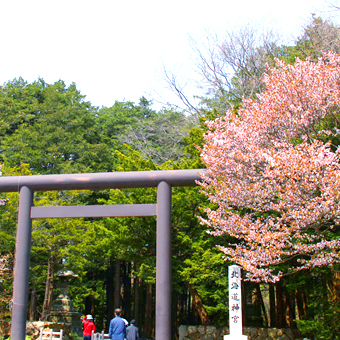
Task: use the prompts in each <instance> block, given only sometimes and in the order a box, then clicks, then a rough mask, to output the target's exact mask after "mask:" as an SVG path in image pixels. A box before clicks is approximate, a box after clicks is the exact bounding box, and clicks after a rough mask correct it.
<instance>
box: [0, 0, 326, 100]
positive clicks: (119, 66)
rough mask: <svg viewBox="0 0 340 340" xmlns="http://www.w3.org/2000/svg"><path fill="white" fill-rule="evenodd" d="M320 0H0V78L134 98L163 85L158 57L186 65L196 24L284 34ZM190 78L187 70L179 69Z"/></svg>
mask: <svg viewBox="0 0 340 340" xmlns="http://www.w3.org/2000/svg"><path fill="white" fill-rule="evenodd" d="M326 2H327V1H326V0H284V1H275V0H256V1H255V0H209V1H206V0H205V1H202V0H194V1H192V0H171V1H166V0H144V1H141V0H125V1H124V0H120V1H116V0H92V1H87V0H57V1H56V0H20V1H19V0H0V26H1V40H0V41H1V43H0V44H1V45H0V46H1V56H0V84H3V83H4V82H7V81H8V80H11V79H14V78H15V77H19V76H21V77H23V78H24V79H25V80H27V81H28V82H32V81H34V80H36V79H38V77H42V78H43V79H44V80H45V81H46V82H48V83H53V82H55V81H57V80H58V79H62V80H64V81H65V82H66V83H67V84H70V83H71V82H75V83H76V84H77V87H78V89H79V90H80V91H81V93H82V94H84V95H86V99H87V100H89V101H91V102H92V104H94V105H97V106H102V105H104V106H111V105H113V103H114V102H115V100H119V101H122V100H132V101H135V102H138V99H139V98H140V97H141V96H143V95H144V96H146V97H147V98H148V99H151V98H150V96H149V95H148V93H150V92H152V91H154V90H156V91H157V92H160V93H161V94H163V96H164V97H167V95H168V94H167V93H166V92H164V91H163V88H162V86H164V84H163V85H162V82H161V81H160V80H159V72H160V69H161V67H162V64H163V63H164V64H165V65H166V66H167V67H169V68H171V69H174V70H176V69H180V68H181V71H182V73H183V70H184V71H185V70H186V68H185V67H186V65H190V58H192V56H191V50H190V47H189V44H188V35H191V36H192V37H194V38H195V39H198V40H199V38H200V36H202V34H203V32H204V30H210V31H215V32H220V33H222V32H223V31H225V30H226V29H227V28H232V27H235V26H239V25H242V24H243V23H249V22H255V23H256V24H262V23H265V24H267V25H268V24H272V25H274V26H275V27H277V28H278V31H279V32H282V34H283V35H285V36H290V35H291V34H294V33H297V32H299V30H300V28H301V26H302V25H303V24H304V23H305V22H306V21H307V20H308V18H310V16H311V13H317V14H319V13H321V11H323V12H322V13H323V15H324V16H326V15H327V13H325V12H324V11H325V10H326V6H327V4H326ZM187 74H188V77H190V76H191V75H190V71H189V70H188V72H187Z"/></svg>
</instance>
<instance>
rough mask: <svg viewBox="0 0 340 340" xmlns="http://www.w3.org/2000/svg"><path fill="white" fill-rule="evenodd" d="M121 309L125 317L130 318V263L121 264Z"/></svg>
mask: <svg viewBox="0 0 340 340" xmlns="http://www.w3.org/2000/svg"><path fill="white" fill-rule="evenodd" d="M122 309H123V315H124V317H125V319H128V320H131V263H130V262H124V264H123V293H122Z"/></svg>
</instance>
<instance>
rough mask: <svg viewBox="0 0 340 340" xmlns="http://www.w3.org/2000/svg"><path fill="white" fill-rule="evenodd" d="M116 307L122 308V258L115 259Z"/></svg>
mask: <svg viewBox="0 0 340 340" xmlns="http://www.w3.org/2000/svg"><path fill="white" fill-rule="evenodd" d="M114 304H115V305H114V309H116V308H121V307H122V306H121V303H120V260H116V261H115V296H114Z"/></svg>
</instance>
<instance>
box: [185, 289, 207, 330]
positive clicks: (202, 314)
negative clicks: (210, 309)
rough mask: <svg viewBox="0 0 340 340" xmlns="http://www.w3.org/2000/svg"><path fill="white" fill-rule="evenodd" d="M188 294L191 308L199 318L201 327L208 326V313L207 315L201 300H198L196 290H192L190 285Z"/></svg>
mask: <svg viewBox="0 0 340 340" xmlns="http://www.w3.org/2000/svg"><path fill="white" fill-rule="evenodd" d="M189 292H190V294H191V296H192V305H193V308H194V309H195V310H196V312H197V314H198V316H199V318H200V319H201V322H202V325H204V326H207V325H210V324H211V322H210V319H209V316H208V313H207V311H206V309H205V307H204V306H203V303H202V300H201V299H200V297H199V295H198V293H197V290H196V288H194V287H193V286H191V285H190V284H189Z"/></svg>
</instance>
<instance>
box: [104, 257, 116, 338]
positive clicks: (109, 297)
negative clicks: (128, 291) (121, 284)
mask: <svg viewBox="0 0 340 340" xmlns="http://www.w3.org/2000/svg"><path fill="white" fill-rule="evenodd" d="M113 262H114V259H112V258H111V259H110V263H109V267H108V268H107V270H106V301H107V303H106V324H105V332H106V333H107V332H108V331H109V326H110V320H111V319H112V318H113V312H114V300H113V292H114V289H113V277H114V269H115V267H114V266H113Z"/></svg>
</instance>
